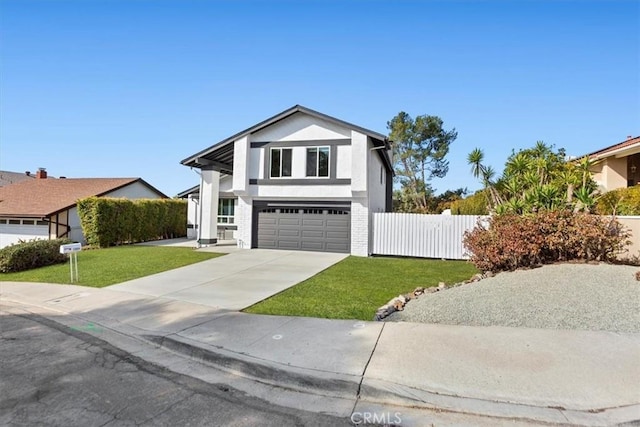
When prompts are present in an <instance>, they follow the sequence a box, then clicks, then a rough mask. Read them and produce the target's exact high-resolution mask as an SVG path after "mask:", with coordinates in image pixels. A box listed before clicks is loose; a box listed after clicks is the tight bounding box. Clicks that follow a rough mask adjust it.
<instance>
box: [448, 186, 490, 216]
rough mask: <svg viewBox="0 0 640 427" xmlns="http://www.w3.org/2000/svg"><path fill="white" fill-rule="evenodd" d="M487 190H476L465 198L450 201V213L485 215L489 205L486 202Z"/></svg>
mask: <svg viewBox="0 0 640 427" xmlns="http://www.w3.org/2000/svg"><path fill="white" fill-rule="evenodd" d="M487 197H488V195H487V191H486V190H482V191H478V192H477V193H476V194H473V195H471V196H469V197H467V198H465V199H461V200H456V201H455V202H453V203H451V214H452V215H487V214H488V213H489V205H488V204H487Z"/></svg>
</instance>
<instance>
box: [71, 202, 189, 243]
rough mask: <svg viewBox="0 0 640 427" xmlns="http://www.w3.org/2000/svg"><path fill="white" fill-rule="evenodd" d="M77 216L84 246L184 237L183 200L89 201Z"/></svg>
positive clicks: (82, 206) (184, 206)
mask: <svg viewBox="0 0 640 427" xmlns="http://www.w3.org/2000/svg"><path fill="white" fill-rule="evenodd" d="M78 215H79V216H80V224H81V226H82V231H83V233H84V236H85V238H86V239H87V243H88V244H90V245H93V246H98V247H101V248H104V247H108V246H114V245H121V244H123V243H136V242H145V241H149V240H158V239H169V238H174V237H184V236H186V234H187V225H186V224H187V202H186V201H185V200H177V199H140V200H129V199H113V198H107V197H89V198H86V199H82V200H79V201H78Z"/></svg>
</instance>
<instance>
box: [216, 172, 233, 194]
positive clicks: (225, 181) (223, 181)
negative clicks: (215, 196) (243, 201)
mask: <svg viewBox="0 0 640 427" xmlns="http://www.w3.org/2000/svg"><path fill="white" fill-rule="evenodd" d="M232 187H233V179H232V178H231V175H225V176H223V177H221V178H220V190H219V191H220V192H221V193H230V192H232V191H233V188H232Z"/></svg>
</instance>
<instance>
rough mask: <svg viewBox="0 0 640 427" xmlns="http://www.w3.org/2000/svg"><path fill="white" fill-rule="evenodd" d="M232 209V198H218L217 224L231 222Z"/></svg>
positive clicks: (232, 221) (233, 209) (232, 217)
mask: <svg viewBox="0 0 640 427" xmlns="http://www.w3.org/2000/svg"><path fill="white" fill-rule="evenodd" d="M234 211H235V205H234V202H233V199H218V224H233V223H234Z"/></svg>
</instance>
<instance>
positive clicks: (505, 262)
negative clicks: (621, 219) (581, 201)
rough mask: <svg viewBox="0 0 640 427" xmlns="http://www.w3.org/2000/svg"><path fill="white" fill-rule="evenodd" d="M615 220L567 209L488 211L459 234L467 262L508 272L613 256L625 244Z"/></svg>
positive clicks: (624, 233) (492, 269)
mask: <svg viewBox="0 0 640 427" xmlns="http://www.w3.org/2000/svg"><path fill="white" fill-rule="evenodd" d="M629 237H630V235H629V233H628V232H627V231H626V230H625V229H623V227H622V226H621V225H620V223H618V222H617V221H615V220H613V219H610V218H606V217H603V216H600V215H591V214H586V213H572V212H570V211H541V212H538V213H535V214H529V215H516V214H502V215H495V216H493V217H492V218H491V219H490V220H489V223H488V226H487V227H486V228H485V227H483V226H478V227H476V228H475V229H473V230H471V231H468V232H467V233H465V237H464V245H465V247H466V249H467V251H468V252H469V253H470V254H471V258H470V259H471V262H473V264H475V266H476V267H477V268H478V269H480V270H482V271H487V270H489V271H494V272H497V271H508V270H515V269H517V268H520V267H533V266H537V265H541V264H548V263H553V262H557V261H571V260H584V261H614V260H615V257H616V255H617V254H618V253H619V252H621V251H622V250H623V249H624V247H625V246H627V245H628V244H629Z"/></svg>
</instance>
